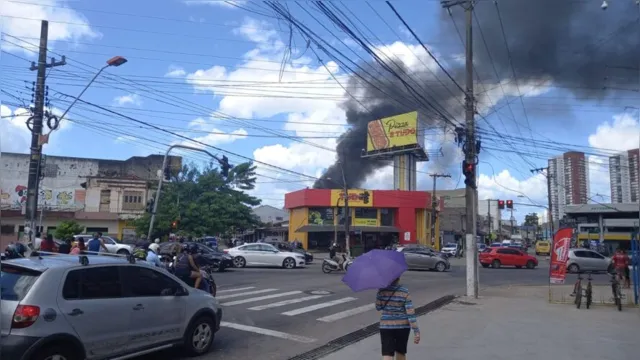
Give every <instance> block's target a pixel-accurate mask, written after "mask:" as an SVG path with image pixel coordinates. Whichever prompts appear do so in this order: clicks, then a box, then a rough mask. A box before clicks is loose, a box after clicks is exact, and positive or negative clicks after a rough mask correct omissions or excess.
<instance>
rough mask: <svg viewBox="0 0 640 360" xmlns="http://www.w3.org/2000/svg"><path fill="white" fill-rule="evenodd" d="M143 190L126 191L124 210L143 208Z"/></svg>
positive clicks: (123, 196) (123, 200)
mask: <svg viewBox="0 0 640 360" xmlns="http://www.w3.org/2000/svg"><path fill="white" fill-rule="evenodd" d="M142 209H144V204H143V203H142V191H125V192H124V195H122V210H142Z"/></svg>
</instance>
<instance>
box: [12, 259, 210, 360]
mask: <svg viewBox="0 0 640 360" xmlns="http://www.w3.org/2000/svg"><path fill="white" fill-rule="evenodd" d="M129 258H130V259H129V261H127V260H126V259H124V258H119V257H108V256H84V255H80V256H74V255H48V256H42V257H32V258H22V259H15V260H8V261H3V262H2V273H1V275H2V276H1V277H0V281H1V283H0V285H1V286H2V293H1V294H0V295H1V298H2V301H1V306H0V308H1V310H2V317H1V318H0V325H1V327H0V329H1V335H2V338H1V339H0V340H1V341H0V351H1V352H0V353H1V354H2V358H3V359H6V360H47V359H64V360H84V359H88V360H91V359H111V358H116V357H121V358H125V357H126V358H129V357H134V356H137V355H142V354H147V353H150V352H154V351H158V350H163V349H167V348H170V347H173V346H183V347H184V348H185V350H186V352H187V353H188V354H190V355H201V354H204V353H206V352H208V351H209V349H210V348H211V345H212V343H213V340H214V334H215V333H216V332H217V331H218V329H219V328H220V320H221V317H222V311H221V309H220V305H219V304H218V301H217V300H216V299H215V298H214V297H213V296H211V295H210V294H208V293H206V292H204V291H201V290H196V289H193V288H189V287H188V286H187V285H186V284H185V283H183V282H182V281H180V280H179V279H178V278H176V277H175V276H173V275H171V274H169V273H168V272H166V271H164V270H162V269H160V268H157V267H152V266H150V265H146V264H143V263H140V264H136V263H135V260H133V258H132V257H129Z"/></svg>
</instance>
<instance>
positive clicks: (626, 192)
mask: <svg viewBox="0 0 640 360" xmlns="http://www.w3.org/2000/svg"><path fill="white" fill-rule="evenodd" d="M639 156H640V151H639V150H638V149H633V150H628V151H624V152H621V153H619V154H618V155H614V156H611V157H609V177H610V180H611V181H610V182H611V202H612V203H614V204H630V203H636V202H638V157H639Z"/></svg>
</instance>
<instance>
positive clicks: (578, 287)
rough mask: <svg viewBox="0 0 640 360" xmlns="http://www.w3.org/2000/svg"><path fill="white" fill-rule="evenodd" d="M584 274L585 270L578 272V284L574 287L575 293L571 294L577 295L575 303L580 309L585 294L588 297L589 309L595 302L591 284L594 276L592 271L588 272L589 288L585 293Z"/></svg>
mask: <svg viewBox="0 0 640 360" xmlns="http://www.w3.org/2000/svg"><path fill="white" fill-rule="evenodd" d="M582 274H583V272H579V273H578V279H577V280H576V284H575V285H574V287H573V294H571V295H572V296H575V300H574V303H575V304H576V308H578V309H580V306H581V305H582V296H584V297H585V298H586V299H585V300H586V306H587V309H589V308H590V307H591V304H592V303H593V287H592V286H591V280H593V278H592V277H591V273H590V272H589V273H587V288H586V289H585V290H584V293H583V291H582V280H584V278H583V277H582Z"/></svg>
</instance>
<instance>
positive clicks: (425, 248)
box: [396, 244, 451, 259]
mask: <svg viewBox="0 0 640 360" xmlns="http://www.w3.org/2000/svg"><path fill="white" fill-rule="evenodd" d="M402 247H404V248H413V249H419V250H420V251H426V252H430V253H432V254H435V255H436V256H440V257H443V258H445V259H448V258H449V257H450V256H451V255H450V254H447V253H444V252H442V251H438V250H436V249H434V248H432V247H431V246H428V245H422V244H407V245H405V246H402ZM397 249H398V248H396V250H397Z"/></svg>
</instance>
